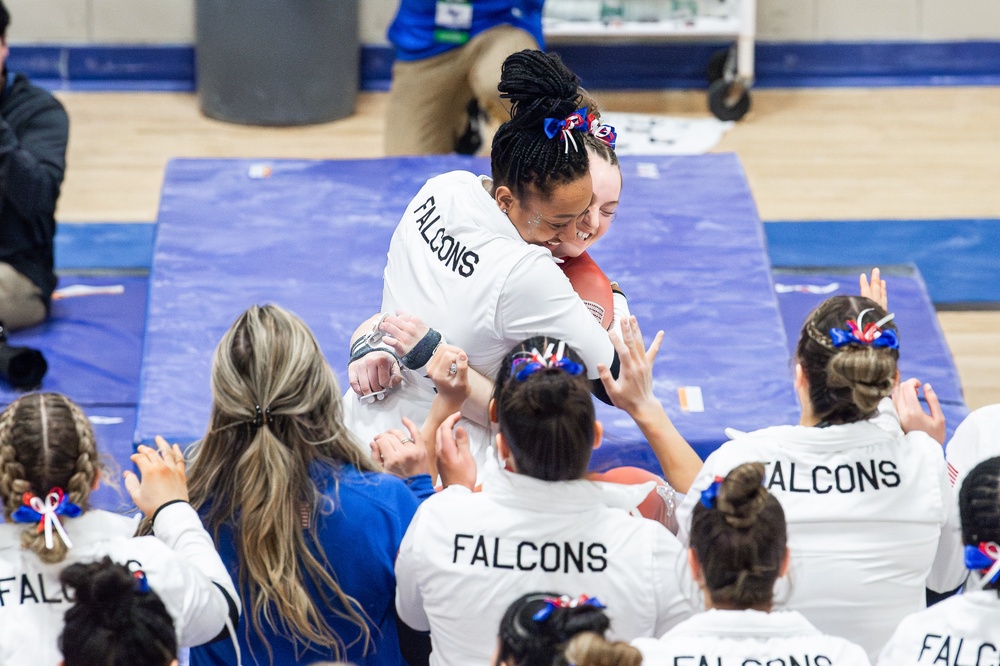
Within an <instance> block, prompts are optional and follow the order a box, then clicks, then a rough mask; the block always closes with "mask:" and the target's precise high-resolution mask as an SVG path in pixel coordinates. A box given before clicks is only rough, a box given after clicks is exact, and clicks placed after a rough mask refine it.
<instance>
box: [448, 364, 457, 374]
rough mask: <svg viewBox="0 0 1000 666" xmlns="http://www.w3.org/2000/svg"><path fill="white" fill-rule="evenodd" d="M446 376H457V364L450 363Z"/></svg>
mask: <svg viewBox="0 0 1000 666" xmlns="http://www.w3.org/2000/svg"><path fill="white" fill-rule="evenodd" d="M448 374H449V375H457V374H458V363H452V364H451V367H450V368H448Z"/></svg>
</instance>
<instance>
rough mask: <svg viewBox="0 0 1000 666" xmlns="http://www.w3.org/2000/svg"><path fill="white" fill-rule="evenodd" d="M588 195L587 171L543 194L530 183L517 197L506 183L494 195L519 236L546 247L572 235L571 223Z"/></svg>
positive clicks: (588, 199)
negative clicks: (522, 193)
mask: <svg viewBox="0 0 1000 666" xmlns="http://www.w3.org/2000/svg"><path fill="white" fill-rule="evenodd" d="M592 196H593V181H592V180H591V177H590V174H589V173H586V174H584V175H583V176H582V177H580V178H577V179H576V180H574V181H572V182H569V183H565V184H563V185H558V186H556V187H555V188H553V190H552V193H551V194H549V196H547V197H546V196H543V195H542V194H541V193H539V192H538V191H537V190H536V189H535V188H534V187H533V186H531V185H528V186H526V187H525V188H524V196H523V197H517V196H516V195H515V194H514V193H513V192H512V191H511V190H510V189H509V188H508V187H506V186H501V187H498V188H497V189H496V192H495V194H494V197H495V198H496V201H497V204H498V205H499V206H500V208H501V209H502V210H506V212H507V217H508V218H510V221H511V224H513V225H514V228H515V229H517V232H518V233H519V234H520V235H521V238H523V239H524V241H525V242H526V243H530V244H532V245H541V246H544V247H546V248H548V249H549V250H553V249H554V248H556V247H558V246H559V245H560V244H561V243H565V242H567V241H569V240H570V239H572V238H574V237H575V236H576V224H575V222H576V220H578V219H579V218H580V217H581V216H582V215H583V214H584V213H585V212H586V210H587V207H588V206H589V205H590V202H591V198H592Z"/></svg>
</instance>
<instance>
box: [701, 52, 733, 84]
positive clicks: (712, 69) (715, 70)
mask: <svg viewBox="0 0 1000 666" xmlns="http://www.w3.org/2000/svg"><path fill="white" fill-rule="evenodd" d="M729 51H730V49H722V50H720V51H716V52H715V53H713V54H712V57H711V58H709V59H708V66H707V67H705V78H707V79H708V85H712V84H713V83H715V82H716V81H718V80H719V79H724V78H725V77H726V61H727V60H729Z"/></svg>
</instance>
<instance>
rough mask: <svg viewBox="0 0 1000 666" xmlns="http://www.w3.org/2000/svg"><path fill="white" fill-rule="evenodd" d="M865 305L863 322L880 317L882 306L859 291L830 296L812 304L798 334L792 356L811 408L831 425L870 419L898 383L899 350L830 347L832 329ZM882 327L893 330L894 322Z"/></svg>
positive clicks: (845, 321) (843, 325) (858, 312)
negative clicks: (803, 378)
mask: <svg viewBox="0 0 1000 666" xmlns="http://www.w3.org/2000/svg"><path fill="white" fill-rule="evenodd" d="M864 310H872V312H870V313H868V314H866V315H865V320H864V323H868V322H872V321H878V320H880V319H882V318H883V317H885V316H886V314H887V313H886V311H885V309H883V308H882V307H881V306H880V305H879V304H878V303H876V302H875V301H873V300H870V299H868V298H864V297H862V296H834V297H832V298H828V299H827V300H825V301H823V303H821V304H820V305H819V307H818V308H816V309H815V310H814V311H813V312H812V314H810V315H809V318H808V319H806V324H805V326H804V327H803V328H802V335H801V336H799V344H798V347H797V348H796V352H795V355H796V358H797V360H798V362H799V363H800V364H801V365H802V371H803V372H804V373H805V375H806V379H807V380H808V382H809V401H810V403H811V404H812V408H813V413H814V414H815V415H816V417H817V418H818V419H820V420H821V421H826V422H827V423H830V424H841V423H854V422H856V421H862V420H864V419H868V418H871V417H872V416H874V415H875V412H876V411H877V409H878V403H879V402H880V401H881V400H882V398H886V397H888V396H889V394H890V393H892V389H893V386H894V385H895V383H896V362H897V361H898V360H899V350H898V349H889V348H888V347H873V346H871V345H861V344H848V345H845V346H843V347H840V348H839V349H838V348H836V347H834V346H833V341H832V340H831V339H830V334H829V331H830V329H831V328H845V327H846V325H847V321H848V320H849V319H853V320H855V321H856V320H857V318H858V315H859V314H860V313H861V312H862V311H864ZM882 330H893V331H895V330H896V325H895V324H894V323H893V322H891V321H890V322H888V323H886V324H883V325H882Z"/></svg>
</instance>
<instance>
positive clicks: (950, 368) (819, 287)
mask: <svg viewBox="0 0 1000 666" xmlns="http://www.w3.org/2000/svg"><path fill="white" fill-rule="evenodd" d="M861 271H862V269H858V270H857V271H852V270H850V269H848V268H826V269H783V268H776V269H775V270H774V281H775V283H776V284H775V286H776V288H777V289H778V291H779V293H778V303H779V304H780V305H781V315H782V317H783V318H784V322H785V333H786V336H787V339H788V342H789V353H790V354H791V355H792V356H794V354H795V345H796V343H797V341H798V337H799V332H800V331H801V330H802V324H803V322H804V321H805V320H806V317H807V316H808V315H809V313H810V312H812V310H813V309H814V308H815V307H816V306H817V305H819V304H820V303H822V302H823V301H824V300H826V299H827V298H829V297H830V296H836V295H840V294H847V295H855V294H857V293H858V275H860V273H861ZM882 275H883V276H884V277H885V279H886V281H887V282H888V288H889V310H890V311H891V312H893V313H894V314H895V315H896V320H895V321H896V326H897V327H898V328H899V338H900V355H899V372H900V375H901V376H902V378H903V379H908V378H910V377H916V378H918V379H920V380H921V381H922V382H926V383H930V384H931V385H932V386H933V387H934V391H935V392H936V393H937V395H938V399H939V400H940V401H941V409H942V411H943V412H944V414H945V418H946V422H947V426H948V438H949V439H950V438H951V434H952V433H953V432H954V430H955V428H956V427H958V424H959V423H961V422H962V419H964V418H965V417H966V416H967V415H968V413H969V408H968V407H967V406H966V404H965V399H964V397H963V396H962V383H961V380H960V378H959V376H958V370H957V369H956V368H955V363H954V361H953V360H952V357H951V352H950V351H949V349H948V345H947V343H946V342H945V340H944V334H943V333H942V331H941V327H940V325H939V324H938V320H937V315H936V314H935V312H934V307H933V306H932V305H931V301H930V297H929V296H928V295H927V287H926V285H925V284H924V281H923V278H922V277H921V275H920V272H919V271H918V270H917V269H916V268H914V267H913V266H886V267H882Z"/></svg>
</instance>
